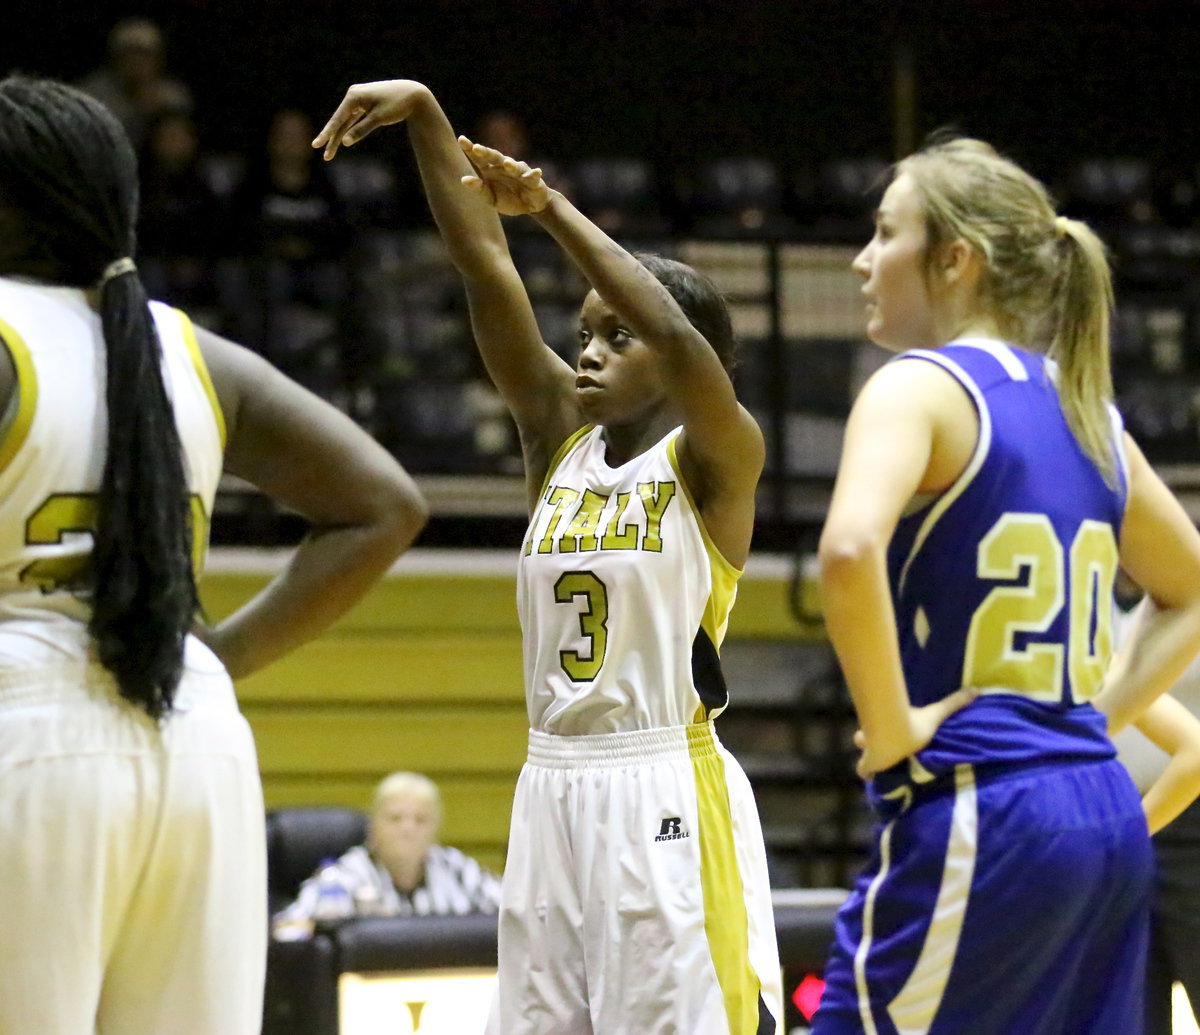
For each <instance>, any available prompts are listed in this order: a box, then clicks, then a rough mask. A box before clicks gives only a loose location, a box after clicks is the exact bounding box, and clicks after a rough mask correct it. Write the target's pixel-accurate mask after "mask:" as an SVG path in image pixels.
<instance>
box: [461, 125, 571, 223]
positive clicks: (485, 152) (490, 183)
mask: <svg viewBox="0 0 1200 1035" xmlns="http://www.w3.org/2000/svg"><path fill="white" fill-rule="evenodd" d="M458 146H459V147H461V148H462V149H463V154H465V155H466V156H467V160H468V161H470V163H471V165H472V166H474V168H475V175H474V176H464V177H463V178H462V181H463V183H464V184H465V185H466V186H467V187H468V188H470V189H471V190H473V191H476V192H477V193H479V194H481V195H482V196H483V197H485V198H487V199H488V201H490V202H491V203H492V205H493V206H494V207H495V209H496V211H497V212H499V213H500V214H501V215H502V216H527V215H533V214H534V213H535V212H541V210H542V209H544V208H545V207H546V206H547V205H548V204H550V188H549V187H547V186H546V182H545V181H544V180H543V179H542V170H541V169H531V168H530V167H529V165H528V164H527V163H526V162H518V161H517V160H516V159H515V158H509V157H507V156H506V155H502V154H501V153H500V152H499V151H497V150H496V149H495V148H493V147H484V145H483V144H474V143H472V142H471V141H470V140H468V139H467V138H466V137H459V138H458Z"/></svg>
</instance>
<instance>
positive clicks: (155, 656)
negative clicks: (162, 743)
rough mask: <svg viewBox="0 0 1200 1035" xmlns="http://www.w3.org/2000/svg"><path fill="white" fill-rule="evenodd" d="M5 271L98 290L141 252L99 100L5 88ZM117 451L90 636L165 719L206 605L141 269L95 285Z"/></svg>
mask: <svg viewBox="0 0 1200 1035" xmlns="http://www.w3.org/2000/svg"><path fill="white" fill-rule="evenodd" d="M0 209H2V211H0V231H2V232H0V238H3V240H2V242H0V273H8V274H18V275H26V276H33V277H37V278H40V279H43V280H48V281H50V282H52V283H58V284H64V285H69V286H73V287H81V288H91V287H95V286H96V285H97V284H98V283H99V282H100V280H101V277H102V276H103V273H104V271H105V269H106V268H107V267H108V266H109V265H110V264H111V263H112V262H114V261H115V260H117V259H120V258H123V257H127V256H132V255H133V254H134V250H135V247H136V226H137V213H138V182H137V160H136V157H135V156H134V152H133V148H132V146H131V145H130V143H129V140H128V138H127V137H126V135H125V132H124V130H123V129H122V128H121V125H120V123H118V122H117V120H116V118H114V117H113V115H112V114H111V113H109V111H108V110H107V109H106V108H105V107H104V106H103V105H101V104H100V103H99V102H98V101H96V100H93V99H92V98H91V97H89V96H88V95H87V94H85V93H83V92H82V91H80V90H77V89H75V88H73V87H70V86H66V85H64V84H62V83H58V82H54V81H52V80H47V79H33V78H27V77H25V76H10V77H9V78H7V79H4V80H3V81H0ZM100 315H101V321H102V327H103V333H104V343H105V354H106V371H107V374H106V377H107V383H106V390H105V398H106V404H107V410H108V414H109V420H108V444H107V453H106V459H105V464H104V475H103V480H102V482H101V486H100V496H99V517H98V521H97V526H96V528H95V530H94V543H93V548H92V558H91V571H90V576H89V588H90V596H91V605H92V614H91V620H90V623H89V631H90V633H91V636H92V639H93V641H94V643H95V647H96V652H97V654H98V656H99V659H100V662H101V663H102V664H103V665H104V667H105V668H107V669H108V670H109V671H110V672H111V673H112V674H113V676H114V677H115V678H116V681H117V684H118V686H119V688H120V692H121V694H122V696H124V697H125V698H127V699H128V700H130V701H132V702H134V703H135V704H137V705H139V706H140V707H141V708H143V709H144V710H145V711H146V712H147V713H148V714H149V715H150V716H151V717H152V718H155V719H159V718H162V717H163V716H164V715H166V714H167V713H169V712H170V710H171V703H172V700H173V697H174V694H175V690H176V688H177V686H178V684H179V679H180V675H181V672H182V668H183V643H184V638H185V637H186V635H187V632H188V629H189V628H190V626H191V624H192V620H193V617H194V615H195V613H196V609H197V595H196V584H195V577H194V573H193V571H192V562H191V535H192V533H191V517H190V507H189V504H188V498H187V481H186V478H185V475H184V462H183V454H182V446H181V444H180V440H179V433H178V430H177V428H176V426H175V415H174V410H173V408H172V406H171V403H170V400H169V399H168V397H167V392H166V387H165V385H164V383H163V376H162V369H161V347H160V345H159V341H158V335H157V333H156V331H155V328H154V322H153V318H152V317H151V314H150V309H149V307H148V305H147V299H146V292H145V289H144V288H143V286H142V282H141V279H140V277H138V275H137V273H136V271H135V272H128V273H124V274H122V275H119V276H115V277H112V278H110V279H107V280H106V281H105V282H104V283H103V284H102V285H101V286H100Z"/></svg>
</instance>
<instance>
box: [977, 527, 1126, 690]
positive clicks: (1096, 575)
mask: <svg viewBox="0 0 1200 1035" xmlns="http://www.w3.org/2000/svg"><path fill="white" fill-rule="evenodd" d="M1022 569H1025V570H1026V571H1027V573H1028V574H1027V577H1026V578H1025V580H1024V582H1023V583H1020V582H1016V581H1015V580H1018V579H1020V578H1021V574H1022ZM976 573H977V574H978V575H979V577H980V578H981V579H989V580H994V579H1004V580H1008V581H1010V582H1013V583H1014V584H1011V585H1004V586H996V587H994V588H993V589H992V590H991V592H989V593H988V595H987V596H986V597H985V598H984V600H983V603H982V604H980V605H979V607H978V608H977V609H976V611H975V614H974V615H973V616H972V618H971V627H970V630H969V632H968V634H967V647H966V652H965V654H964V656H963V685H964V686H977V687H1004V688H1006V689H1011V690H1013V691H1015V692H1016V693H1019V694H1022V695H1023V696H1026V697H1030V698H1033V699H1034V700H1037V701H1049V702H1059V701H1062V700H1064V698H1065V688H1064V686H1063V676H1064V671H1063V669H1064V657H1063V645H1062V644H1061V643H1039V642H1037V641H1036V640H1031V641H1029V642H1028V643H1026V644H1025V645H1024V646H1021V647H1018V646H1017V645H1016V642H1015V641H1016V637H1017V636H1018V635H1022V634H1024V635H1031V636H1036V635H1038V634H1040V633H1045V632H1046V631H1047V630H1048V629H1049V628H1050V626H1051V625H1053V624H1054V621H1055V619H1056V618H1057V617H1058V616H1059V613H1060V612H1061V611H1062V609H1063V607H1064V605H1066V606H1068V607H1069V608H1070V610H1069V612H1068V614H1067V620H1068V627H1069V630H1070V631H1069V638H1068V641H1067V650H1066V659H1065V661H1066V671H1067V674H1069V676H1070V681H1071V697H1072V699H1073V700H1074V701H1075V702H1076V703H1081V702H1083V701H1087V700H1090V699H1091V698H1092V697H1094V696H1095V695H1096V693H1097V691H1099V689H1100V683H1101V681H1102V680H1103V678H1104V671H1105V668H1106V667H1107V665H1108V659H1109V657H1110V655H1111V654H1112V589H1113V581H1114V579H1115V578H1116V574H1117V544H1116V540H1115V539H1114V537H1113V531H1112V526H1111V525H1109V524H1107V523H1106V522H1102V521H1091V520H1088V521H1084V522H1082V523H1081V524H1080V526H1079V530H1078V531H1077V532H1076V533H1075V538H1074V539H1073V540H1072V542H1071V549H1070V553H1069V556H1068V557H1067V558H1066V563H1065V564H1064V551H1063V544H1062V543H1061V542H1060V541H1059V538H1058V536H1057V534H1056V533H1055V531H1054V526H1053V525H1051V523H1050V519H1049V518H1048V517H1047V516H1046V515H1045V514H1005V515H1003V516H1002V517H1001V518H1000V520H999V521H997V522H996V523H995V524H994V525H993V526H992V528H991V531H989V532H988V534H987V535H986V536H984V537H983V539H982V541H981V542H980V544H979V553H978V556H977V561H976Z"/></svg>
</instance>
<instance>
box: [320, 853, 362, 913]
mask: <svg viewBox="0 0 1200 1035" xmlns="http://www.w3.org/2000/svg"><path fill="white" fill-rule="evenodd" d="M353 915H354V899H353V897H352V896H351V895H350V891H349V889H347V887H346V886H345V885H344V884H343V883H342V880H341V877H339V876H338V871H337V867H336V866H334V862H333V860H332V859H326V860H325V861H324V862H323V863H322V864H321V869H320V870H319V871H318V873H317V901H316V903H315V904H314V905H313V920H315V921H316V922H317V923H329V922H330V921H333V920H345V919H346V918H347V917H349V916H353Z"/></svg>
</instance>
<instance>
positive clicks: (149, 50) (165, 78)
mask: <svg viewBox="0 0 1200 1035" xmlns="http://www.w3.org/2000/svg"><path fill="white" fill-rule="evenodd" d="M79 86H80V88H81V89H83V90H84V91H86V92H87V93H90V94H91V95H92V96H93V97H95V98H96V99H97V100H98V101H100V102H101V103H103V104H104V105H105V106H107V108H108V109H109V110H110V111H111V112H112V113H113V114H114V115H116V117H117V119H118V121H119V122H120V123H121V125H122V126H124V127H125V132H126V133H128V134H129V139H130V141H131V143H132V144H133V146H134V148H135V149H138V148H140V147H141V146H142V143H143V142H144V140H145V137H146V131H147V129H148V127H149V125H150V123H151V121H153V119H154V117H155V116H157V115H160V114H162V113H163V112H165V111H182V112H190V111H191V110H192V92H191V90H189V89H188V87H187V86H186V85H185V84H184V83H183V82H181V81H180V80H179V79H176V78H174V77H173V76H170V75H168V74H167V72H166V57H165V52H164V48H163V36H162V31H161V30H160V29H159V27H158V26H157V25H156V24H155V23H154V22H152V21H150V20H149V19H147V18H125V19H123V20H121V21H119V22H117V24H116V25H115V26H113V29H112V31H111V32H110V33H109V34H108V59H107V61H106V63H105V64H104V65H103V66H102V67H100V68H98V69H96V71H94V72H92V73H91V74H90V75H88V76H87V77H85V78H84V79H83V80H82V81H81V82H80V83H79Z"/></svg>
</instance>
